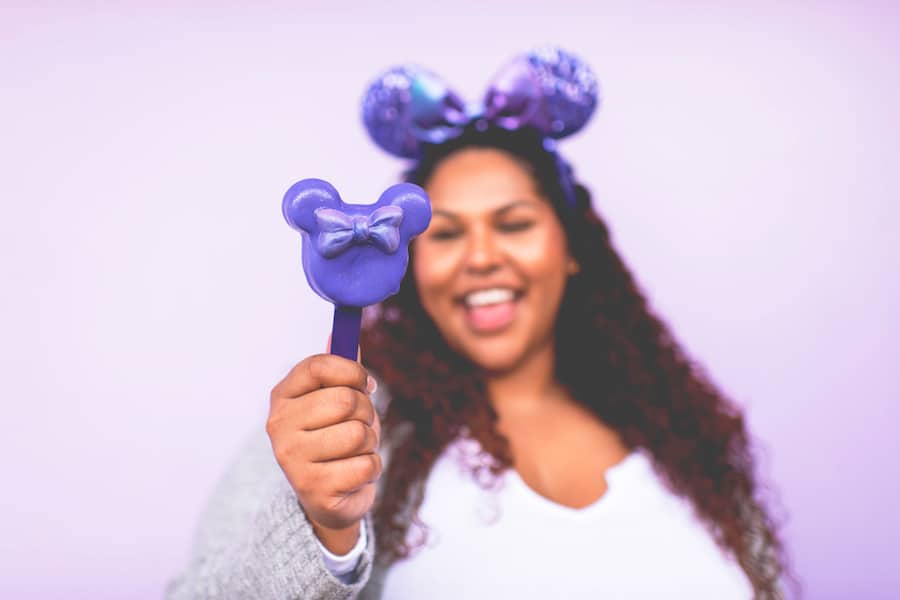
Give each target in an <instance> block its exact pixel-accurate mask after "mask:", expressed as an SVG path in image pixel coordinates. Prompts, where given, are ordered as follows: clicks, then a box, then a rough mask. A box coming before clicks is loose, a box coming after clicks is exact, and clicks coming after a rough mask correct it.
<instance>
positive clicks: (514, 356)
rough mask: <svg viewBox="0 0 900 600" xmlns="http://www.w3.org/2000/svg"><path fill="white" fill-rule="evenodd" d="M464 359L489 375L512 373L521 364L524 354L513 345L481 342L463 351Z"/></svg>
mask: <svg viewBox="0 0 900 600" xmlns="http://www.w3.org/2000/svg"><path fill="white" fill-rule="evenodd" d="M464 353H465V355H466V357H467V358H468V359H469V360H470V361H472V362H473V363H474V364H475V365H476V366H477V367H478V368H480V369H481V370H483V371H485V372H487V373H488V374H489V375H503V374H506V373H509V372H510V371H514V370H515V369H516V367H517V366H518V365H520V364H521V363H522V359H523V356H524V354H525V352H524V351H523V349H522V348H520V347H517V345H513V344H491V343H490V342H482V343H478V344H475V345H474V347H471V348H466V349H465V350H464Z"/></svg>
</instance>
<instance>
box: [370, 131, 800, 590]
mask: <svg viewBox="0 0 900 600" xmlns="http://www.w3.org/2000/svg"><path fill="white" fill-rule="evenodd" d="M473 145H475V146H488V147H494V148H499V149H502V150H505V151H507V152H509V153H510V154H511V155H512V156H513V157H515V158H516V159H517V160H518V161H519V162H520V163H521V164H522V165H523V166H525V167H526V169H527V170H529V172H531V174H532V175H533V176H534V179H535V182H536V184H537V185H538V189H539V190H540V191H541V193H542V195H543V196H544V197H545V198H546V199H547V200H548V201H549V202H551V204H552V205H553V206H554V209H555V210H556V214H557V216H558V217H559V218H560V220H561V222H562V223H563V226H564V227H565V229H566V233H567V238H568V243H569V246H570V250H571V253H572V256H573V257H574V258H575V259H576V260H577V261H578V264H579V265H580V266H581V269H580V271H579V272H578V273H577V274H575V275H573V276H572V277H571V278H570V279H569V282H568V284H567V288H566V291H565V294H564V297H563V301H562V303H561V306H560V310H559V314H558V315H557V320H556V338H555V340H556V352H557V354H556V356H557V363H556V376H557V378H558V380H559V382H560V384H561V385H562V386H564V387H565V388H566V389H567V390H568V392H569V393H570V394H571V396H572V398H574V400H575V401H577V402H579V403H581V404H582V405H584V406H585V407H587V408H588V409H590V410H591V411H592V412H593V413H594V414H595V415H596V416H597V417H598V418H599V419H600V420H601V421H602V422H603V423H605V424H606V425H608V426H609V427H611V428H613V429H614V430H616V431H617V432H618V433H619V435H620V436H621V439H622V441H623V442H624V444H625V445H626V447H628V448H629V449H632V450H633V449H645V450H646V451H648V452H649V454H650V455H651V457H652V459H653V463H654V467H655V469H656V471H657V473H658V475H659V476H660V477H661V479H662V480H663V482H664V483H665V484H666V485H667V486H668V487H669V488H670V489H671V490H672V491H673V492H674V493H675V494H678V495H679V496H682V497H686V498H688V499H689V500H690V502H691V503H692V505H693V507H694V508H695V512H696V514H697V515H698V517H699V518H700V519H701V521H702V522H703V523H704V524H705V525H706V526H707V527H708V529H709V531H710V532H711V534H712V536H713V537H714V539H715V540H716V542H717V543H718V544H719V545H720V546H721V547H722V548H724V549H725V550H726V551H727V552H729V553H730V554H731V555H732V556H734V557H735V559H736V560H737V561H738V563H739V564H740V566H741V567H742V568H743V570H744V572H745V573H746V574H747V577H748V579H749V580H750V582H751V583H752V585H753V588H754V590H755V595H756V597H757V598H778V597H781V591H780V587H779V579H780V578H781V577H782V576H784V575H786V573H787V565H786V556H785V551H784V548H783V545H782V542H781V540H780V538H779V536H778V533H777V531H776V527H775V523H774V520H773V518H772V516H771V514H770V513H769V511H768V510H767V508H766V506H765V505H764V503H763V501H762V500H761V498H760V497H759V494H760V492H761V490H760V489H759V488H760V487H761V486H760V485H759V483H758V482H757V478H756V473H755V458H754V454H753V452H752V450H751V445H750V439H749V435H748V432H747V427H746V423H745V420H744V417H743V415H742V413H741V410H740V409H739V408H738V407H737V406H736V405H735V404H734V403H733V402H731V401H730V400H729V399H728V398H726V397H725V395H724V394H723V393H722V392H721V391H720V390H718V389H717V388H716V386H715V385H714V384H713V383H712V382H711V381H710V379H709V377H708V376H707V375H706V374H705V373H704V371H703V369H702V368H701V367H700V366H699V365H698V364H697V363H696V362H695V361H693V360H691V359H690V358H689V357H688V355H687V353H686V352H685V351H684V349H683V348H682V347H681V346H680V345H679V344H678V342H676V340H675V339H674V337H673V335H672V333H671V331H670V329H669V328H668V327H667V326H666V324H665V323H664V322H663V321H662V320H661V319H660V318H659V317H657V316H656V315H654V314H653V312H652V311H651V309H650V308H649V306H648V303H647V300H646V298H645V297H644V294H642V292H641V291H640V289H639V288H638V286H637V284H636V283H635V280H634V277H633V276H632V274H631V273H630V271H629V269H628V267H627V266H626V265H625V264H624V262H623V261H622V259H621V257H620V256H619V254H618V252H617V251H616V250H615V248H614V247H613V244H612V241H611V239H610V233H609V230H608V228H607V226H606V225H605V224H604V222H603V220H602V219H601V218H600V217H599V216H598V214H597V213H596V212H595V210H594V209H593V207H592V202H591V198H590V194H589V192H588V190H587V189H586V188H585V187H584V186H582V185H580V184H575V185H574V191H575V196H576V199H577V202H576V206H575V207H570V206H568V205H567V204H566V202H565V197H566V196H565V193H564V192H563V188H562V186H561V184H560V176H559V168H560V164H559V163H557V162H556V160H555V155H553V154H551V153H549V152H547V150H545V148H544V147H543V145H542V140H541V139H540V138H539V137H538V136H537V135H536V134H533V133H531V132H529V131H527V130H524V131H518V132H508V131H504V130H500V129H488V130H487V131H477V130H475V129H469V130H467V131H466V132H465V133H464V134H463V135H462V136H461V137H459V138H457V139H455V140H453V141H452V142H447V143H444V144H441V145H435V146H430V147H428V149H427V151H426V152H425V154H424V156H423V158H422V159H421V160H420V161H419V162H418V163H417V164H416V165H415V166H414V167H413V168H412V169H411V170H410V171H408V172H407V173H406V179H407V180H408V181H412V182H415V183H418V184H420V185H424V184H425V183H426V182H427V181H428V178H429V176H430V175H431V173H432V172H433V171H434V169H435V167H436V166H437V165H438V164H439V163H440V161H441V160H442V159H443V158H445V157H447V156H448V155H449V154H451V153H453V152H455V151H456V150H459V149H461V148H465V147H467V146H473ZM563 164H564V163H563ZM566 168H567V169H568V167H567V166H566ZM567 176H569V177H571V170H568V174H567ZM411 251H412V252H415V245H414V244H413V247H412V248H411ZM362 348H363V354H364V357H365V362H366V365H367V367H369V368H370V369H371V370H372V371H373V372H374V373H375V374H377V375H378V377H379V378H380V379H381V381H382V382H383V383H384V384H385V385H386V386H387V389H388V390H389V391H390V395H391V400H390V403H389V405H388V407H387V409H386V411H385V415H384V421H383V426H384V439H385V440H388V441H389V447H390V448H391V455H390V459H389V461H388V463H387V468H386V470H385V473H384V474H383V476H382V479H383V481H382V484H383V485H382V488H381V489H382V492H381V495H380V497H379V499H378V501H377V504H376V506H375V509H374V513H373V518H374V526H375V531H376V539H377V556H378V560H379V561H380V562H383V563H384V564H389V563H390V562H392V561H395V560H400V559H403V558H406V557H408V556H409V555H410V554H411V552H413V551H414V550H415V549H416V547H418V545H419V544H420V543H421V541H423V540H424V532H425V526H426V524H424V523H422V522H421V521H419V519H418V516H417V510H418V508H419V506H420V505H421V503H422V500H423V497H424V485H425V481H426V479H427V477H428V474H429V472H430V470H431V468H432V466H433V465H434V463H435V461H436V460H437V458H438V457H439V456H440V454H441V453H442V451H443V450H444V449H445V448H446V447H447V445H448V444H449V443H450V442H452V441H453V440H455V439H457V438H458V437H460V436H468V437H472V438H474V439H476V440H478V442H480V444H481V447H482V448H483V451H484V453H485V458H486V459H487V460H485V461H481V462H480V463H479V464H478V465H477V466H473V467H472V468H473V469H475V471H476V472H474V473H473V476H474V477H475V478H476V479H477V480H478V481H482V482H484V481H485V476H488V479H490V478H491V477H493V476H496V475H498V474H499V473H501V472H502V471H503V470H505V469H508V468H510V467H511V466H512V464H513V461H512V456H511V453H510V449H509V445H508V443H507V440H506V439H505V438H504V437H503V436H502V435H501V434H500V433H499V432H498V431H497V427H496V425H497V414H496V413H495V411H494V410H493V409H492V407H491V404H490V402H489V401H488V398H487V393H486V384H485V375H484V374H483V373H482V372H480V370H479V369H478V367H477V366H476V365H474V364H472V363H471V362H470V361H469V360H467V359H466V358H465V357H464V356H461V355H460V354H459V353H457V352H455V351H454V350H452V349H451V348H450V347H449V346H448V345H447V343H446V342H445V340H444V339H443V337H442V336H441V334H440V333H439V331H438V329H437V327H436V326H435V324H434V323H433V321H432V320H431V318H430V317H429V315H428V314H427V313H426V312H425V310H424V309H423V307H422V305H421V303H420V301H419V297H418V294H417V292H416V284H415V281H414V278H413V276H412V269H410V270H409V271H408V273H407V275H406V277H405V278H404V280H403V282H402V284H401V288H400V292H399V293H398V294H397V295H396V296H394V297H392V298H389V299H388V300H386V301H385V302H383V303H382V304H381V305H380V306H379V307H376V309H375V310H374V311H373V312H371V313H369V314H367V315H366V320H365V323H364V327H363V333H362ZM413 526H414V527H415V528H416V530H417V531H418V533H419V534H420V535H419V536H418V541H415V540H416V538H415V536H411V535H410V533H411V531H410V527H413ZM416 530H414V531H413V532H412V533H416ZM410 539H413V540H414V541H413V542H412V543H410Z"/></svg>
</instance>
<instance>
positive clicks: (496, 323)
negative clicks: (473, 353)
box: [459, 286, 524, 335]
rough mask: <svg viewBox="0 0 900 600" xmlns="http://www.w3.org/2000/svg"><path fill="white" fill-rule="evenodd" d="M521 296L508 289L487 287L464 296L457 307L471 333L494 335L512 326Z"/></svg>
mask: <svg viewBox="0 0 900 600" xmlns="http://www.w3.org/2000/svg"><path fill="white" fill-rule="evenodd" d="M523 295H524V292H520V291H517V290H515V289H512V288H509V287H500V286H495V287H487V288H483V289H478V290H473V291H471V292H468V293H466V294H464V295H463V296H462V298H460V300H459V306H460V307H461V308H462V310H463V311H464V313H465V319H466V323H467V324H468V325H469V328H470V329H471V330H472V331H473V333H476V334H487V335H490V334H496V333H499V332H502V331H503V330H505V329H506V328H507V327H509V326H510V325H512V323H513V321H514V320H515V317H516V307H517V306H518V303H519V301H520V300H521V299H522V296H523Z"/></svg>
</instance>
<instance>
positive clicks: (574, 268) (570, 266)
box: [566, 255, 581, 276]
mask: <svg viewBox="0 0 900 600" xmlns="http://www.w3.org/2000/svg"><path fill="white" fill-rule="evenodd" d="M580 272H581V265H579V264H578V261H577V260H575V259H574V258H572V255H569V257H568V258H567V259H566V273H567V274H568V275H570V276H571V275H576V274H578V273H580Z"/></svg>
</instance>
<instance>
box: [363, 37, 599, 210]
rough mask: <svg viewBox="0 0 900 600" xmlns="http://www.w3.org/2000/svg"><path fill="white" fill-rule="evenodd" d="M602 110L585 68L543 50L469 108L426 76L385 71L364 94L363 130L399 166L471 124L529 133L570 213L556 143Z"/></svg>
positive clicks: (512, 65) (513, 65)
mask: <svg viewBox="0 0 900 600" xmlns="http://www.w3.org/2000/svg"><path fill="white" fill-rule="evenodd" d="M599 104H600V94H599V89H598V84H597V79H596V78H595V77H594V74H593V72H591V70H590V68H589V67H588V66H587V65H586V64H585V63H584V62H583V61H581V60H580V59H579V58H577V57H575V56H573V55H572V54H569V53H568V52H565V51H563V50H560V49H558V48H553V47H547V48H539V49H536V50H532V51H531V52H528V53H525V54H523V55H521V56H518V57H516V58H515V59H513V60H512V61H511V62H509V63H508V64H507V65H506V66H505V67H504V68H502V69H501V70H500V72H499V73H498V74H497V76H496V77H494V79H493V81H492V83H491V85H490V86H489V87H488V91H487V93H486V94H485V96H484V99H483V100H482V101H481V102H475V103H470V104H465V103H464V102H463V101H462V100H461V99H460V97H459V96H458V95H457V94H456V93H454V92H453V91H452V90H451V89H450V88H449V87H448V86H447V85H446V84H445V83H444V82H443V81H442V80H441V79H440V78H439V77H437V76H436V75H434V74H433V73H431V72H429V71H427V70H425V69H423V68H420V67H416V66H411V65H404V66H400V67H394V68H392V69H389V70H387V71H385V72H384V73H383V74H381V75H380V76H379V77H378V78H377V79H376V80H375V81H374V82H373V83H372V84H371V85H370V86H369V89H368V90H367V92H366V95H365V97H364V99H363V122H364V123H365V125H366V129H367V130H368V132H369V135H370V136H371V137H372V139H373V140H374V141H375V143H376V144H378V145H379V146H380V147H381V148H382V149H384V150H386V151H387V152H389V153H391V154H393V155H395V156H398V157H401V158H419V157H420V156H421V155H422V149H423V146H424V145H425V144H440V143H443V142H445V141H447V140H450V139H453V138H455V137H457V136H459V135H461V134H462V133H463V131H464V130H465V129H466V127H468V126H469V125H470V124H473V123H474V124H475V127H476V128H478V129H487V128H488V127H490V126H495V127H500V128H503V129H507V130H512V131H515V130H519V129H522V128H531V129H534V130H535V131H537V132H538V133H539V134H540V135H541V137H543V138H544V148H545V149H546V150H547V151H548V152H549V153H551V154H552V155H553V156H554V158H555V159H556V162H557V170H558V171H559V180H560V183H561V185H562V187H563V192H564V193H565V195H566V202H567V204H568V205H569V207H570V209H574V207H575V193H574V186H573V184H572V181H571V176H570V168H569V166H568V164H567V163H566V162H565V161H564V160H563V159H562V158H561V157H560V156H559V154H558V153H557V152H556V147H555V143H554V141H555V140H558V139H561V138H564V137H566V136H569V135H571V134H573V133H575V132H576V131H578V130H579V129H581V128H582V127H584V125H585V124H586V123H587V121H588V120H589V119H590V117H591V115H592V114H593V112H594V110H595V109H596V108H597V106H599Z"/></svg>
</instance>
